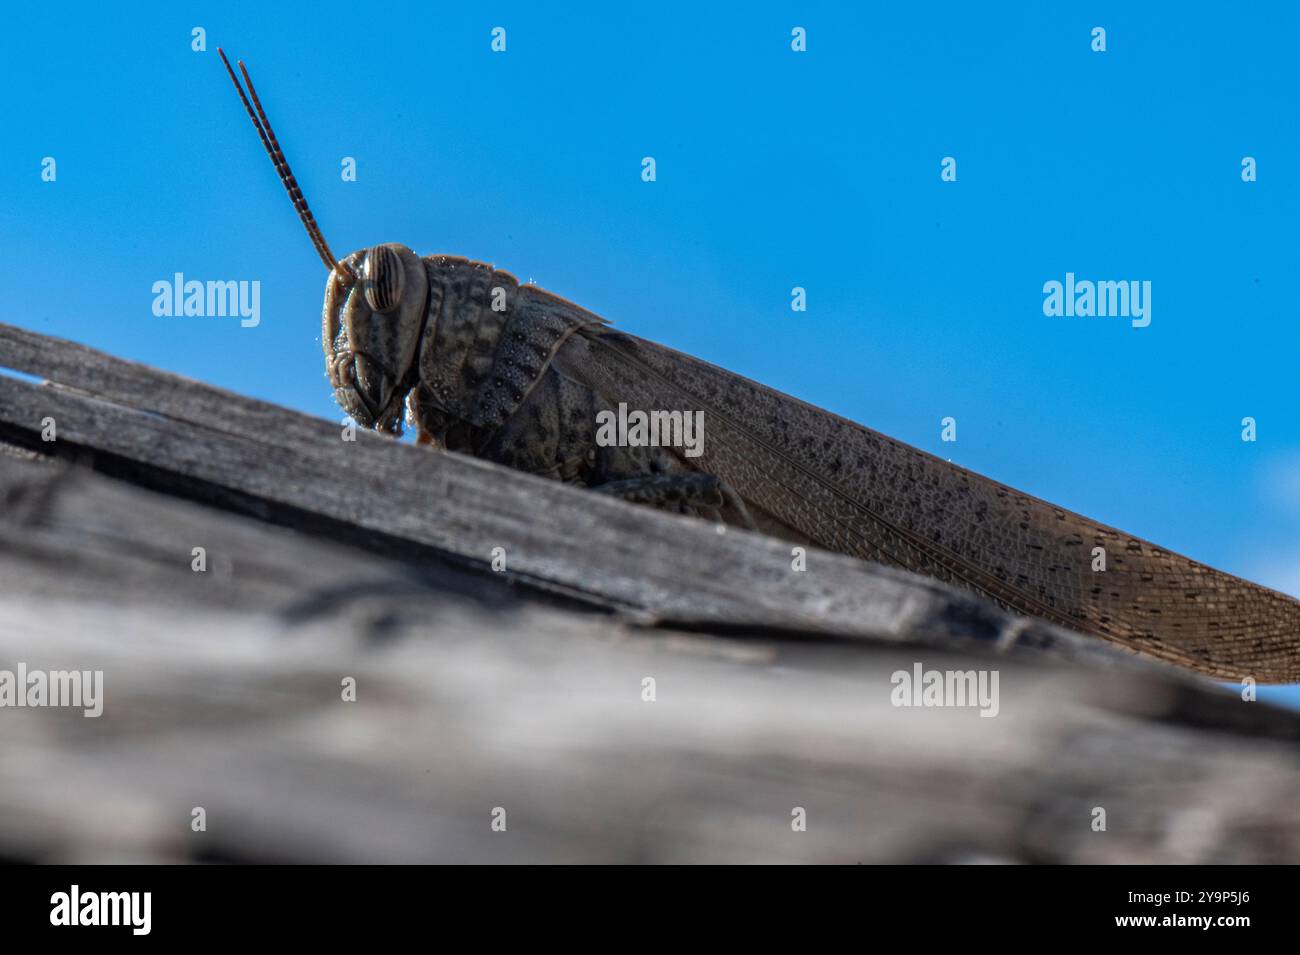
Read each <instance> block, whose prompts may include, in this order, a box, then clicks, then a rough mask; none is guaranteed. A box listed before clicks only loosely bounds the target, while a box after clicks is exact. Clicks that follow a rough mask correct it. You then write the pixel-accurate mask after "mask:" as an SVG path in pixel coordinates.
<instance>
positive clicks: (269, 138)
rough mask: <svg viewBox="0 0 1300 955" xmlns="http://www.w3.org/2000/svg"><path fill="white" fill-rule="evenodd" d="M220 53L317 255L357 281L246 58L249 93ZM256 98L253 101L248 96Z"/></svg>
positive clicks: (241, 64)
mask: <svg viewBox="0 0 1300 955" xmlns="http://www.w3.org/2000/svg"><path fill="white" fill-rule="evenodd" d="M217 53H218V54H220V56H221V62H222V63H224V64H225V65H226V72H227V73H229V74H230V82H232V83H234V84H235V90H236V91H237V92H238V93H239V98H240V100H242V101H243V103H244V109H246V110H247V111H248V118H249V119H251V120H252V121H253V125H254V126H255V127H256V128H257V135H258V136H260V137H262V146H263V147H264V148H265V149H266V154H267V155H268V156H270V157H271V162H272V163H274V164H275V171H276V172H277V173H279V175H280V182H282V183H284V188H285V191H286V192H288V193H289V199H290V201H292V202H293V207H294V208H295V209H297V210H298V218H299V219H301V220H302V224H303V226H304V228H306V230H307V235H308V236H310V237H311V244H312V245H313V246H315V247H316V254H317V255H319V256H320V257H321V261H322V262H324V263H325V268H327V269H329V270H330V271H331V272H333V271H335V270H336V269H337V270H338V272H339V273H340V276H341V277H343V278H345V279H346V281H345V282H344V284H348V283H351V282H355V281H356V278H357V277H356V273H355V272H353V271H352V269H351V268H350V267H349V266H348V264H347V263H346V262H341V261H339V260H338V259H336V258H334V253H332V252H331V251H330V247H329V243H327V242H326V241H325V236H324V235H322V234H321V231H320V226H318V225H317V224H316V219H315V218H314V217H313V216H312V214H311V209H310V208H308V206H307V199H306V197H305V196H304V195H303V194H302V190H301V189H299V188H298V180H297V179H295V178H294V177H293V170H292V169H290V168H289V161H288V160H287V159H285V158H284V152H283V151H282V150H281V149H280V144H279V142H277V141H276V138H275V133H274V132H272V131H271V122H270V120H268V119H267V118H266V112H265V111H264V110H263V109H262V101H261V100H259V99H258V98H257V90H255V89H253V79H252V77H250V76H249V75H248V70H246V69H244V61H243V60H240V61H239V72H240V73H242V74H243V75H244V82H245V83H247V84H248V95H247V96H246V95H244V87H243V86H241V85H240V83H239V78H238V77H236V76H235V71H234V70H232V69H231V68H230V61H229V60H228V59H226V53H225V51H224V50H222V49H221V47H217ZM249 96H251V97H252V98H253V102H252V104H250V103H249V102H248V98H249ZM254 105H255V106H256V107H257V112H256V113H254V112H253V106H254Z"/></svg>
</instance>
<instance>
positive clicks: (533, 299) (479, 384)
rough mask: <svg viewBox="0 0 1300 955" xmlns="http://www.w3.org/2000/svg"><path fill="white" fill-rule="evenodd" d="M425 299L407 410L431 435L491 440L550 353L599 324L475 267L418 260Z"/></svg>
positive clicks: (441, 259) (448, 259) (443, 259)
mask: <svg viewBox="0 0 1300 955" xmlns="http://www.w3.org/2000/svg"><path fill="white" fill-rule="evenodd" d="M424 263H425V268H426V271H427V273H428V277H429V297H428V304H427V306H426V308H427V311H426V318H425V326H424V332H423V336H422V338H421V342H420V346H419V357H418V360H417V368H418V372H419V381H418V383H417V385H416V392H415V395H414V397H413V402H412V409H413V411H414V413H415V414H416V415H417V417H418V418H419V419H420V423H421V424H422V425H423V426H424V427H425V428H426V430H429V431H432V432H434V433H435V434H436V433H439V432H445V431H446V430H447V429H448V427H451V426H455V425H461V426H463V427H466V428H469V429H471V430H473V431H474V432H476V433H478V434H480V435H484V436H487V435H491V434H492V433H494V432H495V431H496V430H497V429H498V428H500V427H501V426H502V425H503V424H505V422H506V421H508V420H509V419H510V417H511V415H512V414H514V413H515V411H516V410H517V409H518V408H519V406H520V404H521V403H522V402H523V401H524V399H525V398H526V397H527V396H528V394H529V393H530V392H531V391H532V390H533V389H534V388H535V387H536V386H537V384H538V383H539V381H540V380H541V378H542V376H543V374H544V373H545V372H546V369H547V366H548V365H549V364H550V361H551V359H552V358H553V357H554V355H555V352H556V351H557V350H558V349H559V347H560V346H561V345H562V344H563V343H564V341H565V340H566V339H567V338H568V337H569V336H570V335H572V334H573V333H574V332H576V331H578V330H579V329H580V328H582V327H584V326H587V325H593V324H597V323H599V319H596V318H595V316H592V315H590V314H588V313H586V312H584V311H583V310H582V309H579V308H577V307H576V306H572V305H570V304H569V303H568V302H565V301H564V300H562V299H559V298H556V297H555V296H553V295H550V294H548V293H546V292H544V291H542V290H541V289H538V288H536V287H534V286H531V285H524V286H521V285H520V284H519V282H518V280H517V279H515V277H514V276H513V275H511V274H509V273H508V272H502V271H500V270H498V269H494V268H493V267H492V266H490V265H486V264H484V263H482V262H472V261H470V260H468V259H464V258H459V257H453V256H445V255H431V256H426V257H425V259H424Z"/></svg>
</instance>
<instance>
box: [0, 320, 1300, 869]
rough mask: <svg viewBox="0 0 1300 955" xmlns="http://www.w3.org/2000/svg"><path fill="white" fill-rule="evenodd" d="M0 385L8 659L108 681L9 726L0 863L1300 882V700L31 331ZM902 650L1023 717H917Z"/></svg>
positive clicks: (866, 569) (3, 623)
mask: <svg viewBox="0 0 1300 955" xmlns="http://www.w3.org/2000/svg"><path fill="white" fill-rule="evenodd" d="M23 341H26V342H27V344H25V345H24V344H21V342H23ZM16 342H18V344H16ZM29 346H30V347H31V348H34V349H35V350H34V351H33V352H31V353H27V352H23V351H22V349H23V348H28V347H29ZM42 348H44V349H45V352H44V353H42V351H41V349H42ZM0 365H8V366H9V367H19V368H21V369H22V370H25V371H29V372H31V373H34V374H39V375H44V376H46V377H50V378H57V379H58V380H60V381H61V383H62V385H63V386H64V387H61V388H53V387H48V386H44V387H42V386H37V385H33V384H31V383H29V382H23V381H18V380H15V379H12V378H2V377H0V429H3V431H2V433H0V438H4V439H7V441H8V444H5V443H2V442H0V451H6V452H7V453H0V669H5V668H8V669H12V668H14V667H15V666H16V664H17V663H18V662H19V661H22V662H24V663H26V664H27V666H28V667H30V668H44V669H51V670H53V669H69V668H77V669H102V670H103V671H104V678H105V692H106V701H105V710H104V715H103V716H102V717H100V718H98V719H86V718H84V717H82V715H81V713H80V711H77V710H64V709H12V708H0V858H4V859H8V860H13V861H70V860H85V861H129V860H140V861H192V860H256V861H327V862H334V861H382V862H405V861H484V862H506V861H517V862H539V861H619V862H660V861H690V862H697V861H725V862H805V861H840V862H856V861H863V862H879V861H962V860H981V859H997V860H1015V861H1046V862H1053V861H1071V862H1089V861H1098V862H1142V861H1154V862H1161V861H1167V862H1197V861H1226V862H1247V861H1249V862H1259V861H1291V862H1294V861H1297V860H1300V714H1295V713H1292V712H1289V711H1281V710H1277V709H1274V708H1271V707H1268V706H1265V705H1263V704H1257V703H1250V704H1247V703H1243V702H1241V701H1240V700H1239V698H1238V697H1236V696H1235V695H1233V694H1231V693H1228V692H1225V691H1224V690H1222V689H1220V688H1218V687H1216V686H1214V685H1212V684H1209V683H1206V682H1203V681H1200V680H1197V679H1193V678H1190V677H1187V676H1185V675H1183V674H1181V673H1180V672H1178V671H1175V670H1173V669H1171V668H1168V667H1163V666H1160V665H1155V664H1150V665H1148V664H1146V663H1144V662H1142V661H1139V660H1136V659H1135V658H1131V657H1127V656H1121V655H1119V654H1118V653H1116V652H1114V651H1111V650H1110V649H1109V648H1106V647H1102V646H1099V645H1097V644H1095V643H1093V642H1092V641H1090V640H1088V639H1086V638H1082V637H1079V636H1077V635H1075V634H1071V633H1068V632H1066V631H1062V630H1058V629H1057V628H1053V627H1049V626H1047V625H1044V624H1040V623H1036V622H1032V621H1024V620H1019V619H1017V618H1014V617H1010V616H1008V615H1006V614H1003V613H1002V612H1001V611H999V610H997V609H996V608H993V607H991V606H988V605H984V604H981V603H979V602H978V601H975V600H973V599H972V598H970V597H968V596H966V595H964V594H961V593H958V592H955V591H952V590H949V589H948V588H945V587H943V586H942V585H939V584H934V583H931V582H929V581H924V580H922V579H920V578H915V577H911V576H909V575H907V574H901V573H897V572H893V571H887V570H884V569H882V568H876V567H872V566H870V565H866V564H860V563H857V562H854V561H849V560H846V559H844V558H837V557H831V556H829V555H822V554H820V553H818V552H812V553H810V555H809V571H808V572H807V573H806V574H794V573H790V572H789V551H788V548H787V547H786V546H785V545H784V544H780V543H778V542H773V541H768V540H765V539H763V538H761V537H758V536H755V535H750V534H743V533H736V532H734V531H728V532H727V533H726V534H725V535H718V534H717V533H716V532H714V530H713V529H712V528H711V527H710V526H709V525H707V524H704V523H702V522H690V521H686V520H684V519H677V518H672V517H668V516H666V515H661V514H657V513H655V512H652V511H648V510H644V509H639V508H633V507H631V506H628V505H624V504H622V503H620V502H616V501H607V500H604V499H601V498H598V497H596V496H594V495H584V494H582V493H581V492H576V491H571V490H569V489H566V488H561V487H558V486H555V485H552V484H549V483H547V482H541V481H533V480H531V479H529V478H527V477H526V476H523V475H516V474H514V473H513V472H509V471H504V470H502V469H498V468H493V467H490V466H487V465H482V464H481V463H479V462H474V461H470V460H468V459H464V458H458V457H455V456H448V455H437V454H429V453H427V452H425V451H423V450H422V449H416V448H411V447H407V446H402V445H398V444H396V443H395V442H391V441H386V440H379V439H371V438H370V437H369V436H364V435H363V436H361V439H360V440H359V441H358V442H357V443H356V444H355V445H345V444H344V443H343V442H341V441H340V440H339V436H338V429H337V427H336V426H334V425H333V424H332V423H330V422H320V421H315V420H313V419H310V418H306V417H304V416H301V415H294V414H292V413H290V412H287V411H284V410H283V409H275V408H273V407H272V406H269V405H263V404H260V403H257V402H251V401H248V399H243V398H239V397H238V396H230V395H227V394H225V393H222V392H217V391H215V390H214V389H209V388H206V387H205V386H201V385H197V384H192V383H185V382H183V381H181V380H179V379H174V378H172V377H171V376H166V375H162V374H161V373H154V372H149V371H148V370H146V369H141V368H140V367H139V366H133V365H130V364H128V363H122V362H116V361H115V360H112V359H108V358H107V357H106V356H97V355H95V354H94V353H83V352H79V351H78V350H77V349H76V348H75V346H60V345H58V344H57V343H50V342H48V341H43V340H40V339H38V338H33V337H30V336H26V333H16V332H15V331H14V330H12V329H5V328H0ZM150 375H154V376H157V381H156V382H153V383H151V381H150V377H149V376H150ZM133 380H135V381H137V384H136V385H135V386H134V387H133V386H132V381H133ZM155 383H156V384H159V385H161V387H160V388H157V389H155V388H153V384H155ZM69 388H79V389H81V391H80V392H75V391H71V390H69ZM96 396H98V397H96ZM106 399H109V400H106ZM229 402H233V407H234V410H233V411H230V412H229V413H230V414H231V417H230V418H229V419H227V418H225V417H224V414H226V413H227V412H228V411H229V408H228V407H227V404H228V403H229ZM47 415H50V416H53V417H55V418H56V420H57V423H58V429H59V431H58V433H59V440H58V441H57V442H55V443H54V444H53V446H50V445H46V444H44V443H42V442H40V441H39V438H38V437H37V436H36V432H37V431H38V430H39V422H40V419H41V418H42V417H45V416H47ZM259 425H260V426H261V427H260V428H259ZM262 429H264V432H263V430H262ZM277 435H278V438H277ZM15 445H18V446H20V447H15ZM24 448H26V450H24ZM277 449H278V450H277ZM87 465H89V466H87ZM97 471H99V472H105V473H96V472H97ZM250 472H256V473H250ZM106 475H115V477H109V476H106ZM327 475H332V477H330V478H329V479H328V480H325V481H324V483H325V484H326V485H328V488H327V489H326V490H324V491H322V490H321V488H320V486H319V482H321V481H322V480H323V479H325V477H326V476H327ZM380 477H382V480H379V478H380ZM390 479H391V481H392V483H393V484H394V485H395V486H396V490H395V491H393V490H391V489H390V488H389V486H388V482H389V480H390ZM430 484H436V485H437V486H439V487H441V488H442V494H441V495H440V496H438V495H430V494H429V493H428V491H427V488H428V486H429V485H430ZM377 489H378V490H377ZM367 495H374V497H373V503H369V502H367V501H366V500H364V499H365V498H366V497H367ZM419 495H425V497H424V498H420V497H419ZM421 499H423V500H425V505H424V509H423V510H421V509H419V508H415V505H414V502H415V501H417V500H421ZM395 502H396V503H395ZM403 506H411V507H412V508H414V510H412V511H410V512H407V513H402V512H401V508H402V507H403ZM240 512H242V513H240ZM628 535H637V536H636V538H635V541H636V543H635V545H634V544H633V543H632V541H630V540H628V539H627V536H628ZM196 546H201V547H204V548H205V549H206V552H207V558H208V570H207V572H206V573H195V572H194V571H193V570H192V569H191V560H192V556H191V551H192V548H194V547H196ZM491 546H503V547H506V548H507V553H508V554H509V555H510V557H511V565H512V569H519V570H522V571H523V572H522V573H518V572H515V573H511V574H505V575H501V574H494V573H492V572H491V571H490V570H488V569H487V567H486V558H487V553H488V551H489V550H490V547H491ZM640 574H645V575H646V581H640V580H639V579H638V575H640ZM647 581H648V582H647ZM838 588H852V589H853V592H851V593H841V592H840V591H839V590H838ZM916 662H920V663H922V664H923V665H924V666H925V667H926V668H928V669H950V668H951V669H963V670H968V669H996V670H997V671H998V672H999V674H1000V694H999V696H1000V701H999V713H998V715H997V716H996V717H995V718H992V719H986V718H981V717H980V716H979V713H978V711H977V710H975V709H914V708H897V707H894V706H892V705H891V702H890V693H891V689H892V686H891V683H890V675H891V674H892V673H893V672H894V671H896V670H910V669H911V668H912V665H913V664H914V663H916ZM345 677H352V678H354V679H355V680H356V681H357V700H356V702H344V701H343V700H342V698H341V688H340V684H341V681H342V680H343V679H344V678H345ZM645 677H653V678H654V679H655V681H656V695H657V699H656V700H655V702H645V701H643V699H642V680H643V679H644V678H645ZM196 806H202V807H203V808H204V809H205V810H206V811H207V818H208V827H207V831H206V832H202V833H195V832H192V831H191V828H190V820H191V811H192V809H193V808H194V807H196ZM496 807H502V808H504V809H505V810H506V818H507V830H506V831H505V832H493V831H492V829H491V826H490V823H491V818H492V812H493V810H494V808H496ZM794 807H803V808H804V809H805V810H806V811H807V819H808V828H807V831H806V832H794V831H792V829H791V825H790V823H791V811H792V809H793V808H794ZM1094 807H1102V808H1104V809H1105V810H1106V819H1107V830H1106V831H1105V832H1095V831H1093V829H1092V826H1091V823H1092V819H1093V809H1094Z"/></svg>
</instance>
